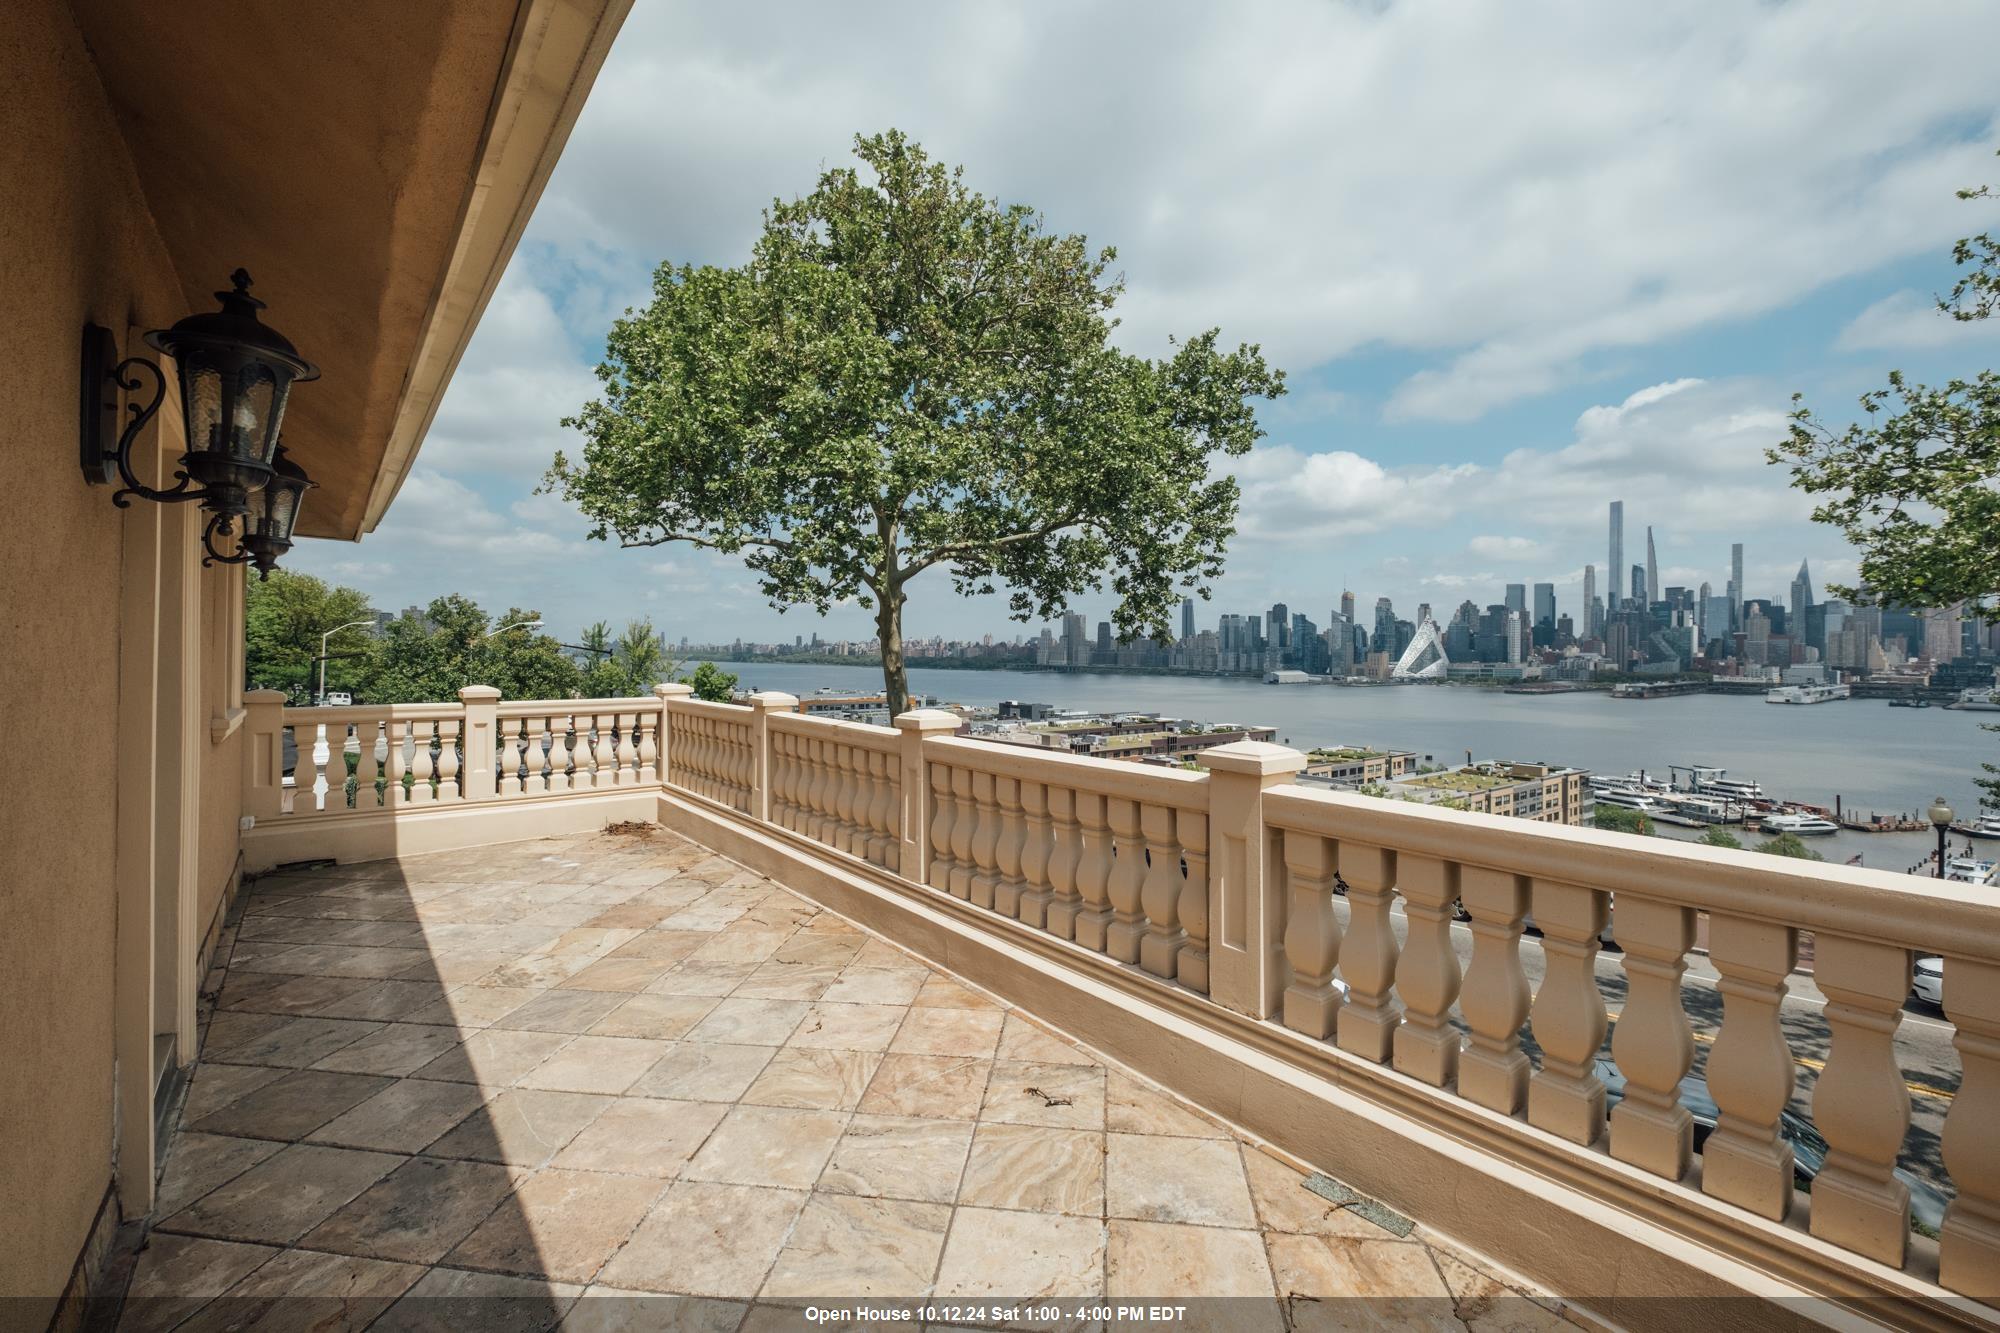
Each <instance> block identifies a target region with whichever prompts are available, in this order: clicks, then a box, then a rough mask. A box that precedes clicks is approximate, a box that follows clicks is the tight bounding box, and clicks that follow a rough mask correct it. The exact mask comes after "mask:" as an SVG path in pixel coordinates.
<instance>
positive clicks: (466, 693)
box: [458, 685, 500, 703]
mask: <svg viewBox="0 0 2000 1333" xmlns="http://www.w3.org/2000/svg"><path fill="white" fill-rule="evenodd" d="M458 697H459V698H460V699H463V700H464V701H465V702H466V703H472V702H474V701H475V700H476V701H478V702H480V703H491V702H493V701H494V700H496V699H498V698H499V697H500V691H499V690H496V689H494V688H493V687H492V686H491V685H468V686H466V687H465V688H464V689H462V690H460V691H459V692H458Z"/></svg>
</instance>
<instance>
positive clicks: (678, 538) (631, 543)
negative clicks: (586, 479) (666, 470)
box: [618, 532, 795, 552]
mask: <svg viewBox="0 0 2000 1333" xmlns="http://www.w3.org/2000/svg"><path fill="white" fill-rule="evenodd" d="M671 542H686V543H687V544H688V545H690V546H699V547H703V548H705V549H707V550H710V551H724V552H727V551H729V550H731V549H732V548H731V547H728V546H725V545H723V544H722V543H721V542H718V541H716V540H715V539H714V538H712V537H697V536H695V535H694V534H693V533H690V532H669V533H666V534H665V535H663V536H659V537H647V538H643V539H639V540H630V539H627V538H624V537H620V538H619V539H618V546H619V548H620V549H621V550H627V551H629V550H633V549H636V548H638V547H641V546H666V545H668V544H669V543H671ZM736 545H737V546H768V547H770V548H771V549H772V550H774V551H790V550H793V549H795V548H794V546H793V543H791V542H788V541H785V540H784V539H783V538H781V537H743V538H739V539H738V540H737V542H736Z"/></svg>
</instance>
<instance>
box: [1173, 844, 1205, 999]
mask: <svg viewBox="0 0 2000 1333" xmlns="http://www.w3.org/2000/svg"><path fill="white" fill-rule="evenodd" d="M1174 827H1175V830H1176V833H1177V835H1178V836H1179V838H1180V844H1181V860H1182V861H1183V862H1184V863H1185V864H1186V866H1187V877H1186V880H1185V882H1183V884H1182V885H1181V901H1180V912H1181V926H1182V928H1183V931H1184V933H1185V934H1186V936H1187V938H1186V939H1185V940H1184V941H1183V942H1182V944H1181V948H1180V953H1179V954H1178V955H1177V956H1176V958H1175V959H1174V968H1175V971H1176V972H1177V973H1179V976H1180V983H1181V985H1183V986H1186V987H1187V988H1188V989H1189V990H1193V991H1200V992H1201V993H1202V994H1203V995H1206V994H1208V815H1207V814H1206V813H1205V812H1203V811H1200V810H1181V811H1179V812H1177V813H1176V814H1175V816H1174Z"/></svg>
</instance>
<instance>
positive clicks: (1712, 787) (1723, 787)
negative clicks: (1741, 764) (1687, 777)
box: [1690, 768, 1764, 802]
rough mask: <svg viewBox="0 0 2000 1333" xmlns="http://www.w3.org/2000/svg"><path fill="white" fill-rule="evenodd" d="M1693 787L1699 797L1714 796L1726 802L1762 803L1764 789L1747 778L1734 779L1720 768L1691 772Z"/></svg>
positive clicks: (1700, 769)
mask: <svg viewBox="0 0 2000 1333" xmlns="http://www.w3.org/2000/svg"><path fill="white" fill-rule="evenodd" d="M1690 772H1691V774H1692V786H1693V788H1694V793H1695V795H1697V796H1714V797H1718V798H1720V799H1722V800H1725V801H1737V802H1742V801H1761V800H1763V799H1764V788H1763V787H1762V786H1760V785H1759V784H1758V783H1756V782H1753V781H1751V780H1749V779H1746V778H1732V777H1728V776H1726V775H1725V773H1724V771H1723V770H1722V769H1719V768H1696V769H1692V770H1690Z"/></svg>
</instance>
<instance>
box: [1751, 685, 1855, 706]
mask: <svg viewBox="0 0 2000 1333" xmlns="http://www.w3.org/2000/svg"><path fill="white" fill-rule="evenodd" d="M1853 693H1854V691H1853V690H1852V689H1850V688H1849V687H1848V686H1845V685H1780V686H1779V687H1778V688H1777V689H1775V690H1766V691H1764V702H1765V703H1767V704H1823V703H1829V702H1831V701H1832V700H1835V699H1846V698H1849V697H1851V696H1852V695H1853Z"/></svg>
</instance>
